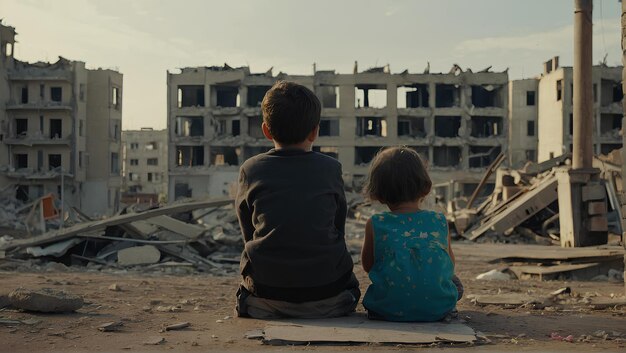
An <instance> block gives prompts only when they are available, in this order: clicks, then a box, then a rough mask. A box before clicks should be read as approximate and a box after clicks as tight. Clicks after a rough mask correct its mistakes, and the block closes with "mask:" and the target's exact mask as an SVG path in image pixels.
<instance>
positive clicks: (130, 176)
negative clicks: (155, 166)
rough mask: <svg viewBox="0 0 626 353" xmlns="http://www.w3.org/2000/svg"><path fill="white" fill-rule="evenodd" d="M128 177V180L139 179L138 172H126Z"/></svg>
mask: <svg viewBox="0 0 626 353" xmlns="http://www.w3.org/2000/svg"><path fill="white" fill-rule="evenodd" d="M128 179H129V180H130V181H139V174H138V173H128Z"/></svg>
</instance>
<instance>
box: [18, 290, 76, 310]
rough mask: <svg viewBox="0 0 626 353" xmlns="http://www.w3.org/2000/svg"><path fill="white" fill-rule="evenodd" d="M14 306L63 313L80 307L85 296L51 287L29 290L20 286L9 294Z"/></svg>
mask: <svg viewBox="0 0 626 353" xmlns="http://www.w3.org/2000/svg"><path fill="white" fill-rule="evenodd" d="M9 301H10V304H11V306H12V307H14V308H16V309H22V310H26V311H38V312H42V313H63V312H69V311H76V310H78V309H80V308H81V307H82V306H83V304H84V302H83V298H82V297H79V296H76V295H73V294H69V293H66V292H63V291H58V290H54V289H50V288H43V289H40V290H28V289H24V288H18V289H16V290H14V291H13V292H11V293H10V294H9Z"/></svg>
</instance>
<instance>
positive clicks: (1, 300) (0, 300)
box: [0, 294, 11, 309]
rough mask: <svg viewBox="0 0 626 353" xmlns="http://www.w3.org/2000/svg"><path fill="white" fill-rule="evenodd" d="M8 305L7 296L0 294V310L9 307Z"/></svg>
mask: <svg viewBox="0 0 626 353" xmlns="http://www.w3.org/2000/svg"><path fill="white" fill-rule="evenodd" d="M10 303H11V301H10V300H9V296H8V295H4V294H0V309H2V308H4V307H7V306H9V304H10Z"/></svg>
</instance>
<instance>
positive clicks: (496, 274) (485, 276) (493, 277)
mask: <svg viewBox="0 0 626 353" xmlns="http://www.w3.org/2000/svg"><path fill="white" fill-rule="evenodd" d="M476 279H479V280H485V281H508V280H510V279H511V276H509V274H507V273H504V272H501V271H498V270H496V269H493V270H491V271H488V272H485V273H481V274H479V275H478V276H476Z"/></svg>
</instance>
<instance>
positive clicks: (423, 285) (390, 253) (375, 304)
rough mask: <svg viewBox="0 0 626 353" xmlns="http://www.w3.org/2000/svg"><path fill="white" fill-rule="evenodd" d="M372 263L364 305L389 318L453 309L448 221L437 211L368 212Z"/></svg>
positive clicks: (429, 316) (436, 316) (424, 317)
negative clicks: (371, 235) (371, 230)
mask: <svg viewBox="0 0 626 353" xmlns="http://www.w3.org/2000/svg"><path fill="white" fill-rule="evenodd" d="M372 228H373V235H374V236H373V240H374V265H373V267H372V268H371V270H370V272H369V277H370V280H371V281H372V284H371V285H370V286H369V288H368V289H367V293H366V294H365V297H364V298H363V305H364V306H365V308H366V309H367V310H368V311H369V312H370V314H372V317H379V318H381V319H385V320H390V321H437V320H440V319H442V318H443V317H444V316H445V315H446V314H447V313H448V312H450V311H451V310H453V309H454V307H455V305H456V301H457V295H458V293H457V289H456V286H455V285H454V283H453V282H452V276H453V275H454V265H453V263H452V259H451V258H450V255H449V254H448V226H447V222H446V219H445V217H444V216H443V215H442V214H440V213H437V212H432V211H425V210H420V211H417V212H411V213H391V212H385V213H380V214H376V215H374V216H372Z"/></svg>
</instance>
